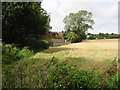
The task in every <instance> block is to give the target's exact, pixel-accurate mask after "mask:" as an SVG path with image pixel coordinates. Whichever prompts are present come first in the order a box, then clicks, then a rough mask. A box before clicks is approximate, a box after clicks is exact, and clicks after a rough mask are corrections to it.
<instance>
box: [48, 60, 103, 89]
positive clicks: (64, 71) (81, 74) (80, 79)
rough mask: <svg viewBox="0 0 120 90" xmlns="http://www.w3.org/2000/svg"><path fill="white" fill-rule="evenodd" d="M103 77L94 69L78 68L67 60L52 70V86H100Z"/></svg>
mask: <svg viewBox="0 0 120 90" xmlns="http://www.w3.org/2000/svg"><path fill="white" fill-rule="evenodd" d="M101 80H102V79H101V77H100V76H99V75H98V74H97V73H95V72H94V71H85V70H77V69H76V66H74V65H68V64H67V63H66V62H61V63H58V64H56V66H55V68H52V70H50V76H49V79H48V81H49V87H50V88H100V85H101V84H100V82H101Z"/></svg>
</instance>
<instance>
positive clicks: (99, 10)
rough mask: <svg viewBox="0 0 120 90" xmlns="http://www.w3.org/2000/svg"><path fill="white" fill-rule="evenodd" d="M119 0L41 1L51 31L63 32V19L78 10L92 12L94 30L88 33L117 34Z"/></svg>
mask: <svg viewBox="0 0 120 90" xmlns="http://www.w3.org/2000/svg"><path fill="white" fill-rule="evenodd" d="M118 1H119V0H43V2H42V8H44V9H45V10H46V11H47V13H48V14H50V18H51V22H50V25H51V26H52V29H51V31H55V32H61V31H65V29H64V26H65V24H64V23H63V19H64V18H65V16H67V15H69V14H70V13H77V12H78V11H80V10H87V11H88V12H92V14H93V20H94V21H95V24H94V25H93V29H94V30H88V32H89V33H94V34H95V33H100V32H101V33H118Z"/></svg>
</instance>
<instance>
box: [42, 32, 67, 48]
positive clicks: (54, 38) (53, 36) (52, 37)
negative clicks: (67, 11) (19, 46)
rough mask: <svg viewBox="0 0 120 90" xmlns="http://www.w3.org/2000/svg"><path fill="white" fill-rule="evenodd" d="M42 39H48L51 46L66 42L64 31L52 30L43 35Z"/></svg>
mask: <svg viewBox="0 0 120 90" xmlns="http://www.w3.org/2000/svg"><path fill="white" fill-rule="evenodd" d="M42 40H47V41H48V42H49V43H50V45H51V46H53V45H54V44H58V43H64V42H65V40H64V35H63V33H61V32H50V31H49V32H48V33H47V34H45V35H44V36H43V37H42Z"/></svg>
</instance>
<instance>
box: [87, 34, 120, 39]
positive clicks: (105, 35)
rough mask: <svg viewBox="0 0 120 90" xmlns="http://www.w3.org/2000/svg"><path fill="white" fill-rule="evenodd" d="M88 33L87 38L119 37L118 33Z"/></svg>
mask: <svg viewBox="0 0 120 90" xmlns="http://www.w3.org/2000/svg"><path fill="white" fill-rule="evenodd" d="M88 35H90V37H89V38H87V39H117V38H119V34H115V33H112V34H108V33H99V34H91V33H88Z"/></svg>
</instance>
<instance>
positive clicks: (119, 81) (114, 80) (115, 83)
mask: <svg viewBox="0 0 120 90" xmlns="http://www.w3.org/2000/svg"><path fill="white" fill-rule="evenodd" d="M119 86H120V74H118V75H117V74H115V75H114V76H112V77H110V78H109V79H108V80H107V88H118V87H119Z"/></svg>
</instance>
